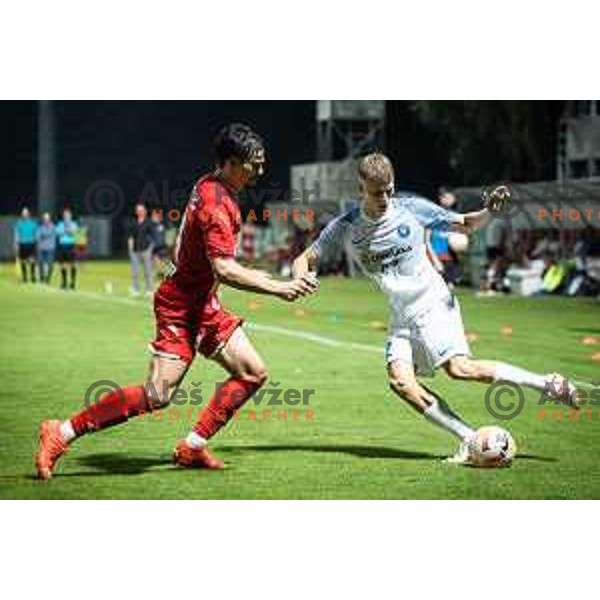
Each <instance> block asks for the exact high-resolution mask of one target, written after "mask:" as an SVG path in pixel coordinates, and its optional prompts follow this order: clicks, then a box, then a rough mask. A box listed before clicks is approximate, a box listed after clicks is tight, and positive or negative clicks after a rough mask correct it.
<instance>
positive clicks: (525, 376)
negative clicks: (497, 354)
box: [496, 363, 546, 390]
mask: <svg viewBox="0 0 600 600" xmlns="http://www.w3.org/2000/svg"><path fill="white" fill-rule="evenodd" d="M499 379H504V380H506V381H511V382H512V383H516V384H518V385H526V386H528V387H531V388H533V389H535V390H543V389H544V388H545V387H546V376H545V375H538V374H537V373H532V372H531V371H525V369H520V368H519V367H514V366H513V365H509V364H506V363H497V366H496V381H498V380H499Z"/></svg>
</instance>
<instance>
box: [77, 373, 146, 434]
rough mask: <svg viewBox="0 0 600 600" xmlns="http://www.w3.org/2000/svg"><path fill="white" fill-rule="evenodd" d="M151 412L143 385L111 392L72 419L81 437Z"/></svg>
mask: <svg viewBox="0 0 600 600" xmlns="http://www.w3.org/2000/svg"><path fill="white" fill-rule="evenodd" d="M148 410H149V407H148V401H147V398H146V392H145V390H144V386H143V385H137V386H132V387H127V388H122V389H120V390H117V391H114V392H111V393H110V394H108V395H107V396H104V398H102V399H101V400H100V401H98V402H95V403H94V404H92V405H90V406H88V407H87V408H86V409H85V410H83V411H82V412H80V413H79V414H77V415H75V416H74V417H72V418H71V425H72V426H73V430H74V431H75V433H76V434H77V435H78V436H80V435H83V434H85V433H89V432H90V431H98V430H100V429H106V428H107V427H112V426H113V425H118V424H119V423H124V422H125V421H127V419H129V418H130V417H134V416H135V415H138V414H140V413H142V412H146V411H148Z"/></svg>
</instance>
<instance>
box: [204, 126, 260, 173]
mask: <svg viewBox="0 0 600 600" xmlns="http://www.w3.org/2000/svg"><path fill="white" fill-rule="evenodd" d="M262 148H264V143H263V141H262V138H261V137H260V136H259V135H258V133H256V132H255V131H254V130H253V129H252V128H250V127H248V126H247V125H243V124H242V123H231V124H230V125H226V126H225V127H223V129H221V130H220V131H219V133H217V135H216V136H215V141H214V150H215V154H216V156H217V163H218V164H219V166H221V165H223V164H224V163H225V161H226V160H227V159H228V158H231V157H236V158H239V159H241V160H247V159H248V158H250V156H252V154H254V153H255V152H256V151H257V150H261V149H262Z"/></svg>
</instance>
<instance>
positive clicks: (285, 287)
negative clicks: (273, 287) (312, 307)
mask: <svg viewBox="0 0 600 600" xmlns="http://www.w3.org/2000/svg"><path fill="white" fill-rule="evenodd" d="M318 287H319V283H318V281H316V278H314V276H313V277H312V278H311V277H310V276H309V275H304V276H303V277H299V278H298V279H292V281H281V282H280V283H279V289H278V290H277V296H279V297H280V298H281V299H282V300H286V301H287V302H293V301H294V300H297V299H298V298H301V297H302V296H307V295H308V294H312V293H314V292H316V290H317V288H318Z"/></svg>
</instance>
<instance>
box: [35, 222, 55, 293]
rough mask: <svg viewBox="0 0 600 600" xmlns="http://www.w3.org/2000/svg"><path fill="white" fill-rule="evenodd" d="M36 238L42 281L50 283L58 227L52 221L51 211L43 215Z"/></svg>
mask: <svg viewBox="0 0 600 600" xmlns="http://www.w3.org/2000/svg"><path fill="white" fill-rule="evenodd" d="M36 238H37V251H38V264H39V270H40V282H41V283H50V281H51V280H52V271H53V270H54V255H55V253H56V227H55V226H54V223H53V222H52V217H51V216H50V213H44V215H43V216H42V224H41V225H40V226H39V227H38V229H37V234H36Z"/></svg>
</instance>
